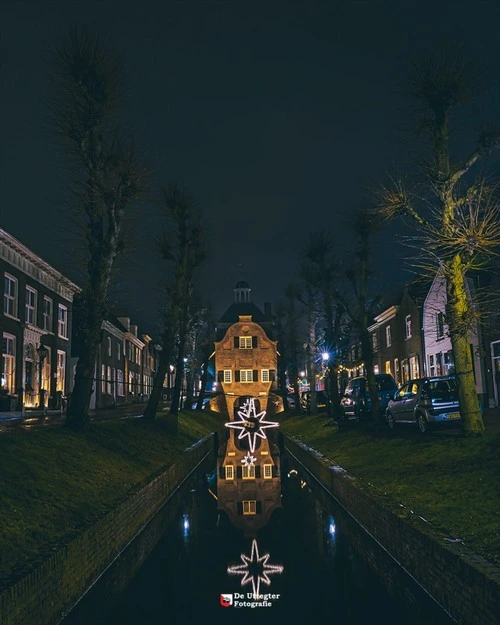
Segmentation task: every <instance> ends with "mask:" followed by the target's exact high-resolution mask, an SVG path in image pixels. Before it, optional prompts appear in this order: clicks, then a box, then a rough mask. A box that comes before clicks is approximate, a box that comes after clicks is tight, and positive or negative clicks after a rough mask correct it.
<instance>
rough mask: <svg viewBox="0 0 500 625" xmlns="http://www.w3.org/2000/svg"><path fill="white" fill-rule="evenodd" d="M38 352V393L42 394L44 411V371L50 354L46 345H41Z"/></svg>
mask: <svg viewBox="0 0 500 625" xmlns="http://www.w3.org/2000/svg"><path fill="white" fill-rule="evenodd" d="M36 351H37V352H38V392H39V393H40V400H39V406H40V408H41V409H42V410H44V409H45V402H44V392H45V391H44V390H43V389H42V370H43V363H44V360H45V359H46V358H47V354H48V353H49V350H48V349H47V348H46V347H45V345H42V344H41V343H40V346H39V347H38V349H37V350H36Z"/></svg>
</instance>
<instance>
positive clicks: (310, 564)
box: [66, 402, 449, 625]
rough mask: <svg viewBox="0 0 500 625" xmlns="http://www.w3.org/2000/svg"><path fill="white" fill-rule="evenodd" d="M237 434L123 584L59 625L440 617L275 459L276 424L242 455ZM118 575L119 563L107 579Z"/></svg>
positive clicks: (405, 621)
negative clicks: (364, 551) (405, 594)
mask: <svg viewBox="0 0 500 625" xmlns="http://www.w3.org/2000/svg"><path fill="white" fill-rule="evenodd" d="M243 405H244V402H243V403H242V406H243ZM240 407H241V406H240ZM240 407H239V408H240ZM256 407H257V410H256V413H257V414H259V408H258V404H256ZM239 408H238V409H239ZM238 432H239V430H237V429H235V428H227V431H226V440H223V441H221V443H220V445H219V449H218V458H217V466H216V467H215V468H214V471H213V473H211V474H209V475H207V474H205V473H202V474H197V475H194V476H193V478H192V480H191V481H190V482H189V483H188V484H186V487H185V489H184V490H183V491H182V492H181V493H180V494H179V502H180V505H179V508H178V514H177V516H176V518H175V519H174V521H173V522H172V523H171V525H170V527H169V529H168V530H167V532H166V533H165V535H164V536H163V538H161V539H160V542H159V543H158V544H157V546H156V548H155V549H154V550H153V552H152V554H151V555H150V556H149V558H148V559H147V560H146V561H145V563H144V564H143V566H142V568H141V569H140V570H139V571H138V572H137V573H136V574H135V576H134V578H133V579H132V580H131V582H130V583H128V585H127V587H126V588H125V589H124V590H120V591H119V592H117V593H116V594H113V593H112V592H110V591H109V589H110V588H112V585H111V584H108V585H107V588H105V589H104V590H102V591H100V592H99V590H98V588H96V589H95V590H94V591H93V592H91V593H89V596H88V598H87V599H86V600H85V601H82V602H81V605H79V606H77V608H76V609H75V611H74V613H73V614H71V615H70V617H69V618H68V619H67V623H66V625H70V624H71V625H88V624H89V623H92V625H167V624H168V625H186V624H189V623H204V624H205V625H210V624H212V623H213V624H214V625H215V624H217V625H226V624H227V625H234V623H235V622H236V623H238V625H245V624H246V623H248V624H249V625H250V624H251V625H258V624H259V623H266V624H268V623H270V622H272V623H273V625H281V624H283V625H285V624H286V625H290V624H295V623H297V624H299V623H308V624H311V625H350V624H352V625H376V624H384V625H396V624H398V625H416V624H417V623H418V624H419V625H424V624H431V623H434V624H439V625H444V624H448V623H449V621H448V620H447V619H446V618H445V617H443V616H442V615H440V614H438V615H437V616H436V614H435V613H434V614H433V615H431V616H430V617H428V615H427V614H426V613H425V610H423V609H420V608H423V606H418V608H417V609H416V608H415V605H414V604H413V605H411V606H408V605H406V606H403V605H402V603H401V602H400V601H398V600H397V597H395V596H394V595H389V593H388V591H387V589H386V588H385V587H384V586H383V584H382V583H381V581H380V580H379V579H378V578H377V577H376V576H375V575H374V574H373V571H372V570H371V568H370V567H369V566H368V564H367V563H366V562H365V561H364V560H363V559H362V558H360V557H359V555H358V553H357V550H356V548H355V547H354V545H355V544H356V543H357V542H358V541H359V540H361V538H360V536H358V535H357V534H356V532H358V529H357V528H356V524H355V523H354V522H353V521H352V519H349V518H348V516H346V514H345V512H344V511H343V510H342V509H341V508H339V507H338V506H337V505H336V503H335V502H334V501H332V502H327V501H325V500H324V499H322V498H318V497H317V493H316V492H315V487H314V485H313V484H312V483H311V484H309V482H308V480H309V478H308V476H307V474H306V473H305V472H303V470H302V469H301V467H300V466H297V465H294V464H291V463H293V460H291V458H290V457H289V456H288V455H285V456H281V457H280V454H279V447H278V445H277V443H276V440H275V438H274V437H275V434H276V428H271V429H270V430H268V432H269V434H270V436H269V437H268V436H265V437H259V436H257V437H256V439H255V446H253V445H252V448H253V451H251V450H250V447H251V441H250V439H249V438H248V437H241V438H240V437H239V434H238ZM249 454H250V455H251V456H252V457H253V458H255V461H253V462H248V460H247V461H245V458H247V459H248V455H249ZM266 466H267V467H271V468H264V467H266ZM228 467H232V473H231V469H228ZM244 502H254V503H255V505H253V504H252V505H250V504H249V505H248V506H247V505H245V504H244ZM351 525H352V527H351ZM375 548H376V546H374V550H375ZM373 557H374V558H376V555H375V551H374V553H373ZM124 561H126V558H124ZM125 573H126V571H125V572H124V571H120V570H119V567H118V569H117V571H116V575H117V577H120V576H121V575H124V574H125ZM235 610H237V612H235Z"/></svg>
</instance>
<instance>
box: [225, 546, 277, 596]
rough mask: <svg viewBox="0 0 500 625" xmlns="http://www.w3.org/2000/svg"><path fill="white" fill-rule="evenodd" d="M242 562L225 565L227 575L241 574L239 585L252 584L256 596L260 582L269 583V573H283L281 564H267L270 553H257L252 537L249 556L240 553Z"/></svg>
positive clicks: (258, 593)
mask: <svg viewBox="0 0 500 625" xmlns="http://www.w3.org/2000/svg"><path fill="white" fill-rule="evenodd" d="M240 558H241V561H242V562H243V564H234V565H233V566H228V567H227V572H228V574H229V575H241V576H242V577H243V579H242V580H241V585H242V586H246V584H250V583H251V584H252V591H253V596H254V597H258V596H259V595H260V584H261V582H262V583H264V584H266V585H267V586H270V585H271V580H270V579H269V575H275V574H278V573H283V571H284V570H285V567H283V566H282V565H281V564H268V561H269V558H270V555H269V554H268V553H266V554H265V555H264V556H261V555H260V554H259V547H258V545H257V541H256V539H255V538H254V539H253V540H252V551H251V554H250V557H249V556H246V555H245V554H244V553H242V554H240Z"/></svg>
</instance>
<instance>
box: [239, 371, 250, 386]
mask: <svg viewBox="0 0 500 625" xmlns="http://www.w3.org/2000/svg"><path fill="white" fill-rule="evenodd" d="M249 373H250V378H251V379H250V380H248V379H247V378H248V374H249ZM242 378H245V379H244V380H243V379H242ZM240 382H241V383H242V384H251V383H252V382H253V369H240Z"/></svg>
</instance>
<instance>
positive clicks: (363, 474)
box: [281, 416, 500, 565]
mask: <svg viewBox="0 0 500 625" xmlns="http://www.w3.org/2000/svg"><path fill="white" fill-rule="evenodd" d="M281 429H282V431H284V432H285V433H286V434H288V435H291V436H294V437H295V438H298V439H300V440H302V441H303V442H304V443H306V444H307V445H309V446H311V447H313V448H315V449H317V450H318V451H319V452H321V453H322V454H323V455H325V456H326V457H327V458H329V459H331V460H332V462H334V463H335V464H338V465H340V466H342V467H343V468H344V469H346V470H347V471H348V472H349V473H350V474H351V475H354V476H356V477H358V478H360V484H361V485H364V486H365V487H366V488H368V489H373V487H374V488H375V489H376V490H377V491H378V492H380V493H382V494H384V497H385V498H386V500H388V501H391V504H392V505H393V506H394V509H397V510H399V511H400V512H401V514H406V515H408V516H411V515H412V513H411V512H410V510H411V511H413V513H416V514H418V515H420V516H422V517H423V518H424V519H426V520H427V521H428V522H429V523H431V524H432V525H433V526H434V527H436V528H437V529H439V530H441V531H443V532H445V533H446V534H447V535H449V537H450V538H454V539H462V540H463V542H464V544H465V545H467V546H468V547H470V548H471V549H473V550H475V551H476V552H478V553H480V554H482V555H483V556H484V557H486V558H487V559H488V560H490V561H492V562H494V563H495V564H497V565H500V488H499V484H500V481H499V478H500V435H498V434H497V435H485V436H483V437H478V438H467V439H466V438H464V437H462V436H460V435H459V434H458V433H457V434H455V433H451V432H447V433H443V434H440V433H434V434H432V435H430V436H422V435H420V434H419V433H416V432H413V431H411V432H410V431H405V430H403V429H401V430H400V431H399V432H395V433H390V432H389V431H382V432H380V433H375V432H373V431H371V430H369V429H367V428H366V427H363V426H361V427H360V426H359V425H353V426H349V427H348V428H342V429H340V430H339V429H338V428H337V427H336V426H332V425H331V422H330V420H329V419H328V418H326V417H324V416H308V417H292V416H284V417H282V419H281ZM399 504H403V506H404V508H401V506H400V505H399Z"/></svg>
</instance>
